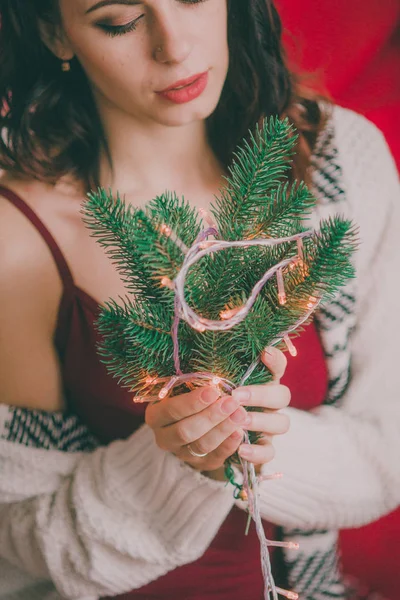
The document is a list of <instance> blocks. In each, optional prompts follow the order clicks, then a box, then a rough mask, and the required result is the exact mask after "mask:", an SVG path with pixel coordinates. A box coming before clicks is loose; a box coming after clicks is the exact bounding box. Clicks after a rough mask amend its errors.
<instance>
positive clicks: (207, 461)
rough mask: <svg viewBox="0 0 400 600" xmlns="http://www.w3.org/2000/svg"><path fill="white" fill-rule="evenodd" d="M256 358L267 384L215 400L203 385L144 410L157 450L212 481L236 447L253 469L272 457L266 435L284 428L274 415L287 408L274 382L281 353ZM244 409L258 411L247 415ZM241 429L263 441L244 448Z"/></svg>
mask: <svg viewBox="0 0 400 600" xmlns="http://www.w3.org/2000/svg"><path fill="white" fill-rule="evenodd" d="M261 359H262V361H263V362H264V364H265V365H266V366H267V367H268V368H269V370H270V371H271V373H272V375H273V381H272V382H271V383H268V384H264V385H252V386H244V387H242V388H237V389H236V390H234V391H233V392H232V396H226V395H222V396H221V392H220V390H218V389H217V388H214V387H209V386H207V387H202V388H197V389H196V390H194V391H192V392H189V393H187V394H181V395H179V396H173V397H171V398H165V399H164V400H161V401H160V402H156V403H153V404H151V405H150V406H148V408H147V410H146V423H147V425H149V427H151V428H152V429H153V431H154V433H155V437H156V443H157V444H158V446H159V447H160V448H162V449H163V450H166V451H168V452H172V453H173V454H175V455H176V456H177V457H178V458H180V459H181V460H183V461H185V462H186V463H188V464H189V465H191V466H192V467H193V468H195V469H198V470H199V471H204V472H206V474H207V475H209V476H211V477H213V478H217V479H222V473H223V469H222V467H223V465H224V462H225V460H226V459H227V458H229V456H232V454H234V453H235V452H236V451H237V450H238V449H239V453H240V455H241V456H242V457H243V458H245V459H246V460H248V461H249V462H252V463H254V464H255V465H261V464H264V463H267V462H269V461H271V460H272V459H273V457H274V454H275V452H274V448H273V445H272V439H271V438H272V436H274V435H279V434H283V433H286V432H287V431H288V429H289V418H288V416H287V415H284V414H282V413H280V412H279V411H280V409H282V408H285V407H287V406H288V404H289V402H290V391H289V389H288V388H287V387H286V386H283V385H280V383H279V382H280V378H281V377H282V376H283V374H284V372H285V369H286V363H287V361H286V357H285V355H284V354H283V353H282V352H281V351H280V350H277V349H276V348H268V349H267V350H266V351H265V352H264V353H263V354H262V357H261ZM244 406H251V407H258V408H262V409H263V411H262V412H247V411H246V410H245V408H244ZM244 429H246V430H248V431H257V432H260V433H262V434H263V437H262V438H261V439H260V440H259V441H258V442H257V444H256V445H252V446H251V447H249V446H248V445H247V444H242V441H243V434H244V433H243V430H244ZM189 444H190V448H191V450H192V451H193V452H196V453H197V454H206V453H207V455H206V456H204V457H196V456H193V455H192V454H191V453H190V451H189V449H188V445H189Z"/></svg>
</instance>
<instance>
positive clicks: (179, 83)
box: [157, 71, 206, 94]
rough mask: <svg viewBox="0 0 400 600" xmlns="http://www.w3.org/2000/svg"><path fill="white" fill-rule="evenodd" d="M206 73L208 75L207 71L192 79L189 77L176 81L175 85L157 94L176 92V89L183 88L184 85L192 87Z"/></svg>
mask: <svg viewBox="0 0 400 600" xmlns="http://www.w3.org/2000/svg"><path fill="white" fill-rule="evenodd" d="M205 73H206V71H205V72H204V73H197V75H192V77H188V78H187V79H181V80H180V81H175V83H173V84H172V85H170V86H168V87H167V88H165V89H164V90H159V91H158V92H157V93H158V94H162V93H164V92H169V91H170V90H174V89H175V88H178V87H182V86H184V85H190V84H191V83H193V82H194V81H196V80H197V79H199V78H200V77H201V76H202V75H204V74H205Z"/></svg>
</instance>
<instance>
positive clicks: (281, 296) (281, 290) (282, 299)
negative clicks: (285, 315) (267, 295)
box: [276, 269, 286, 306]
mask: <svg viewBox="0 0 400 600" xmlns="http://www.w3.org/2000/svg"><path fill="white" fill-rule="evenodd" d="M276 280H277V282H278V301H279V304H281V305H282V306H283V305H284V304H286V292H285V284H284V282H283V274H282V269H278V270H277V272H276Z"/></svg>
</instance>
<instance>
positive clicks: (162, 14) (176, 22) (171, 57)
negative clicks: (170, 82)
mask: <svg viewBox="0 0 400 600" xmlns="http://www.w3.org/2000/svg"><path fill="white" fill-rule="evenodd" d="M154 19H155V21H156V23H155V25H156V26H155V28H154V31H155V35H154V44H153V48H154V50H153V56H154V59H155V60H157V61H158V62H161V63H182V62H184V61H185V60H186V58H187V57H188V56H189V55H190V53H191V51H192V47H193V42H192V39H191V35H192V34H191V30H190V27H189V23H188V21H187V19H185V15H184V14H183V12H182V10H179V8H177V7H176V6H175V7H174V6H171V4H170V5H169V7H166V8H165V9H164V10H162V9H161V8H160V9H159V12H158V14H157V15H154ZM192 21H193V18H192ZM189 22H190V21H189Z"/></svg>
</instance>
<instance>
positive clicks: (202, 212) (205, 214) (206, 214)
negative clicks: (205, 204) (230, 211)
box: [199, 208, 217, 229]
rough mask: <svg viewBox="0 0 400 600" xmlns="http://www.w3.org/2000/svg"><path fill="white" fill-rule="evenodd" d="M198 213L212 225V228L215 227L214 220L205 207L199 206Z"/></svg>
mask: <svg viewBox="0 0 400 600" xmlns="http://www.w3.org/2000/svg"><path fill="white" fill-rule="evenodd" d="M199 213H200V216H201V217H202V219H204V220H205V221H206V222H207V223H208V225H209V226H210V227H213V228H214V229H216V228H217V226H216V224H215V221H214V220H213V218H212V217H211V215H210V213H209V212H208V210H206V209H205V208H199Z"/></svg>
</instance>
